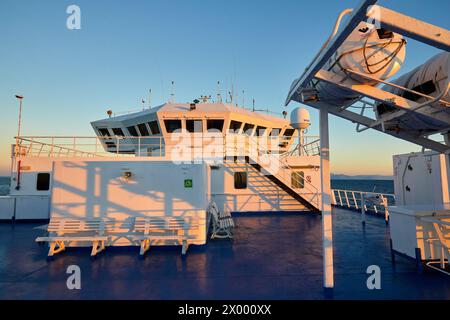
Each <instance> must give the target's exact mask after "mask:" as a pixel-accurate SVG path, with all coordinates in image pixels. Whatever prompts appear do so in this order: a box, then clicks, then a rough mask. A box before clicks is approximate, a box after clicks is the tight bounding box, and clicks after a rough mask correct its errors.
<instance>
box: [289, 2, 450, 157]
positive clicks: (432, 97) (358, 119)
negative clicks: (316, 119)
mask: <svg viewBox="0 0 450 320" xmlns="http://www.w3.org/2000/svg"><path fill="white" fill-rule="evenodd" d="M376 2H377V1H376V0H366V1H363V2H362V3H361V4H360V5H359V7H358V8H356V9H355V10H352V13H351V15H350V17H349V19H348V21H347V23H346V25H345V26H344V27H343V28H341V30H340V31H339V32H336V34H335V35H334V36H332V37H331V38H330V39H329V41H328V42H327V43H326V45H325V46H324V47H323V48H322V50H321V51H320V52H319V54H318V55H317V56H316V58H315V59H314V60H313V62H312V63H311V64H310V65H309V66H308V68H307V69H306V71H305V72H304V73H303V75H302V76H301V77H300V78H298V79H297V80H295V81H294V83H293V84H292V86H291V89H290V91H289V94H288V97H287V99H286V105H287V104H288V103H289V102H290V101H292V100H294V101H298V102H301V103H305V104H307V105H309V106H312V107H315V108H321V107H328V111H329V112H330V113H331V114H334V115H337V116H339V117H341V118H344V119H347V120H350V121H352V122H354V123H357V124H358V125H357V128H358V130H365V129H366V128H372V129H375V130H379V131H382V132H385V133H387V134H389V135H392V136H394V137H398V138H400V139H404V140H407V141H410V142H413V143H416V144H419V145H421V146H423V147H425V148H428V149H432V150H435V151H438V152H447V151H449V150H450V148H449V147H448V146H447V145H446V144H443V143H440V142H437V141H435V140H433V139H431V138H430V137H429V136H430V135H433V134H437V133H442V134H446V133H447V131H448V128H449V127H450V114H449V112H448V107H447V106H448V101H445V100H443V99H445V97H446V93H447V90H448V86H449V80H448V68H446V67H445V66H447V64H446V62H444V61H443V60H445V59H446V58H445V56H446V54H443V57H441V58H440V62H439V66H440V69H441V72H443V73H444V76H446V78H445V79H446V80H444V81H440V79H437V81H436V83H435V85H436V87H438V88H439V90H435V91H434V92H432V93H429V94H424V93H422V92H420V91H423V88H421V87H417V85H416V86H413V85H412V84H411V85H407V84H405V83H404V82H403V81H402V79H400V81H397V82H398V84H396V81H394V83H393V84H390V83H389V82H386V79H387V77H388V76H392V74H393V73H392V72H388V73H386V74H384V76H376V75H374V74H372V73H371V71H370V70H369V69H370V67H369V66H370V63H369V62H368V63H366V68H365V70H361V69H360V70H358V68H354V67H353V68H352V67H348V66H345V65H341V69H340V70H339V72H337V71H336V70H335V69H330V68H327V64H330V62H332V61H334V60H336V58H335V56H336V54H337V52H339V50H341V49H340V48H341V47H345V46H347V43H346V41H347V38H348V37H351V36H353V35H354V33H355V32H356V30H359V29H361V28H360V27H361V26H360V24H361V22H365V21H369V22H371V24H374V25H376V26H377V27H376V29H375V30H383V31H384V32H387V33H385V34H389V33H388V31H392V32H395V33H394V34H393V38H392V39H396V38H398V36H397V34H399V35H402V36H404V37H408V38H412V39H415V40H418V41H420V42H423V43H426V44H429V45H432V46H434V47H437V48H439V49H442V50H445V51H447V52H448V51H450V32H449V31H448V30H446V29H443V28H439V27H436V26H433V25H431V24H428V23H426V22H423V21H420V20H416V19H414V18H411V17H408V16H405V15H402V14H400V13H397V12H394V11H392V10H389V9H386V8H383V7H381V6H378V5H375V3H376ZM375 30H373V32H372V33H371V34H376V32H375ZM358 32H359V31H358ZM377 32H378V31H377ZM383 41H385V40H384V39H380V43H381V44H382V43H383ZM356 45H358V44H356ZM391 51H392V50H391ZM391 51H389V52H391ZM394 52H395V50H394ZM444 58H445V59H444ZM436 59H438V58H436ZM438 60H439V59H438ZM357 61H360V59H357ZM401 61H402V56H401V51H400V52H398V53H397V54H396V56H395V59H394V60H393V61H392V65H387V66H386V70H387V71H392V70H394V69H396V68H397V65H396V64H398V65H401ZM391 69H392V70H391ZM437 69H438V68H435V70H437ZM416 71H417V70H416ZM413 72H414V71H413ZM445 73H447V74H445ZM380 83H384V84H386V85H387V86H389V87H394V88H396V90H392V89H390V90H387V88H386V87H384V88H381V89H380V88H377V87H376V86H374V84H380ZM402 84H404V85H405V87H403V86H402ZM330 85H331V88H333V90H335V91H336V92H340V93H341V94H342V92H345V93H344V94H342V96H341V97H342V98H345V97H346V98H348V99H347V100H346V101H345V102H344V101H343V100H339V99H333V97H331V98H330V97H329V96H328V95H327V93H329V92H330V89H327V90H326V91H323V88H330ZM397 89H398V90H400V91H401V92H402V94H398V90H397ZM414 89H415V90H414ZM322 91H323V92H322ZM390 91H394V92H395V93H397V94H395V93H392V92H390ZM414 95H415V96H419V97H421V98H423V99H424V100H423V102H422V100H420V101H419V100H417V99H412V100H411V96H413V97H415V96H414ZM408 97H409V99H408ZM381 103H382V104H384V105H387V106H388V107H390V108H391V109H393V110H394V111H395V112H385V113H381V114H380V113H378V112H377V109H376V106H377V105H379V104H381ZM353 107H357V109H358V110H357V111H352V108H353ZM370 107H372V108H370ZM369 109H373V111H374V112H373V116H370V115H368V114H367V111H370V110H369ZM411 114H414V115H415V116H420V117H421V119H422V120H424V122H427V123H428V122H430V121H437V122H438V123H439V125H438V126H435V128H434V129H433V130H431V128H429V127H425V128H424V126H423V124H422V126H418V125H415V126H414V127H408V128H405V127H402V126H401V125H398V126H396V125H395V124H398V123H403V122H404V121H405V117H409V116H411ZM361 126H362V127H364V128H362V127H361ZM424 129H427V130H424Z"/></svg>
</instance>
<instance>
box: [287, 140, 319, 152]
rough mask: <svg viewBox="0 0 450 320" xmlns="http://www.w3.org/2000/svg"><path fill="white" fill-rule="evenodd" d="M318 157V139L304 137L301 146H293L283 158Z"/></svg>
mask: <svg viewBox="0 0 450 320" xmlns="http://www.w3.org/2000/svg"><path fill="white" fill-rule="evenodd" d="M298 155H300V156H318V155H320V137H319V136H305V137H303V143H302V144H299V143H297V144H293V145H292V147H291V149H290V150H289V151H288V152H286V153H285V154H284V156H298Z"/></svg>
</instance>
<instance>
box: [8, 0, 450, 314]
mask: <svg viewBox="0 0 450 320" xmlns="http://www.w3.org/2000/svg"><path fill="white" fill-rule="evenodd" d="M376 3H377V1H376V0H365V1H362V2H361V4H360V5H359V6H358V7H357V8H355V9H347V10H344V11H343V12H342V13H341V14H340V15H339V16H338V19H337V21H336V24H335V26H334V29H333V32H332V34H331V35H330V38H329V39H328V40H327V41H326V42H325V44H324V45H323V47H322V49H321V50H320V52H319V53H318V54H317V55H316V56H315V57H314V58H313V60H312V62H311V63H310V65H309V66H308V68H307V69H306V70H305V71H304V73H302V74H301V75H300V77H299V78H298V79H295V80H294V81H293V83H292V86H291V87H290V88H289V90H288V95H287V99H286V102H285V104H286V106H288V105H289V106H290V105H291V104H293V102H297V103H301V104H302V105H303V106H300V107H299V106H296V107H294V108H291V109H290V110H289V109H287V110H288V111H289V112H288V111H285V112H283V113H282V114H274V113H270V112H263V111H258V110H255V109H254V108H253V109H248V108H245V107H244V106H242V105H239V104H238V103H236V101H234V100H233V97H232V96H230V97H228V96H227V97H222V95H221V93H220V91H218V92H216V94H215V95H214V96H211V95H201V96H200V97H197V98H196V97H194V98H193V99H192V101H190V102H187V103H185V102H177V101H175V99H174V98H173V97H171V99H170V100H169V101H167V102H166V103H164V104H162V105H159V106H148V107H143V108H142V110H140V111H135V112H129V113H123V114H122V113H121V114H115V113H114V111H113V110H105V111H106V116H105V117H104V118H103V119H99V120H95V121H93V122H91V126H92V129H93V132H94V134H93V136H22V135H20V126H19V133H18V135H17V136H16V137H15V138H14V139H15V143H14V144H12V146H11V176H10V186H11V189H10V194H9V195H7V196H2V197H0V219H1V220H2V223H1V224H0V240H1V243H2V245H1V246H0V249H1V251H0V252H1V255H2V261H3V262H2V263H0V274H2V275H4V276H5V279H7V281H0V299H75V298H81V299H175V300H180V299H188V300H192V299H234V300H239V299H261V300H263V299H272V300H274V299H276V300H278V299H286V300H295V299H325V298H330V297H332V298H335V299H430V298H434V299H449V298H450V281H448V280H449V278H448V276H449V275H450V267H449V261H450V194H449V178H448V173H449V172H450V159H449V153H450V142H449V141H450V140H449V133H450V111H449V110H450V109H449V108H448V107H449V106H450V97H449V89H450V80H449V79H450V77H449V75H450V31H449V30H446V29H444V28H440V27H437V26H434V25H431V24H429V23H426V22H424V21H421V20H418V19H414V18H412V17H409V16H406V15H403V14H401V13H398V12H395V11H393V10H390V9H387V8H384V7H381V6H379V5H377V4H376ZM345 16H347V18H348V19H347V20H346V23H345V24H344V23H343V22H342V21H343V18H344V17H345ZM411 26H415V27H414V30H412V29H411V28H412V27H411ZM406 38H412V39H414V40H417V41H420V42H423V43H425V44H427V45H430V46H434V47H436V48H438V49H440V50H441V51H442V52H440V53H439V54H437V55H435V56H434V57H430V59H429V60H428V61H425V62H424V63H423V64H422V65H419V66H417V68H415V69H414V70H412V71H410V72H407V73H403V75H402V76H400V77H397V78H395V77H396V76H397V73H398V72H399V71H400V69H401V67H402V65H403V62H404V60H405V56H406V47H407V42H406ZM393 79H394V80H393ZM16 98H17V99H18V101H19V103H20V107H21V106H22V102H23V101H24V97H23V96H20V95H18V96H16ZM224 100H225V101H224ZM311 109H317V110H318V111H319V115H320V117H319V118H320V135H319V136H312V135H309V134H308V128H309V127H310V125H311V120H310V115H309V110H311ZM355 110H356V111H355ZM330 114H331V115H335V116H338V117H341V118H344V119H346V120H349V121H350V122H352V123H354V124H356V131H357V132H362V131H365V130H378V131H380V132H382V133H384V134H388V135H391V136H394V137H396V138H399V139H402V140H406V141H410V142H413V143H415V144H417V145H419V146H421V147H422V151H421V152H415V153H408V154H401V155H394V156H393V169H394V170H393V171H394V187H395V192H394V194H385V193H379V192H363V191H358V190H338V189H331V185H330V154H329V153H330V152H329V132H328V118H329V115H330ZM436 136H439V137H443V139H444V141H441V140H440V138H438V139H436V138H435V137H436ZM69 265H70V266H76V267H77V268H79V269H80V270H82V272H83V277H84V279H89V281H86V282H84V286H83V290H67V282H66V277H67V272H66V268H67V266H69ZM186 308H187V306H186Z"/></svg>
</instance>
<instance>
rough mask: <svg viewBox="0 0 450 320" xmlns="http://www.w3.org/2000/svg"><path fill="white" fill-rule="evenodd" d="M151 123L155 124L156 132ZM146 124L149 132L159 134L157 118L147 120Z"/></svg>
mask: <svg viewBox="0 0 450 320" xmlns="http://www.w3.org/2000/svg"><path fill="white" fill-rule="evenodd" d="M153 123H154V124H155V125H156V129H157V132H153V127H152V124H153ZM147 125H148V128H149V129H150V133H151V134H152V135H159V134H161V128H160V127H159V123H158V120H152V121H149V122H147Z"/></svg>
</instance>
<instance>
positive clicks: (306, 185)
mask: <svg viewBox="0 0 450 320" xmlns="http://www.w3.org/2000/svg"><path fill="white" fill-rule="evenodd" d="M245 146H246V148H245V151H246V152H245V155H248V156H250V158H252V157H253V159H252V160H254V161H257V162H258V159H260V154H264V156H265V157H268V158H270V160H269V161H270V162H271V163H272V161H274V162H275V163H276V164H275V168H273V166H266V167H264V166H263V168H264V169H265V170H267V171H268V172H269V173H271V174H273V175H274V176H276V177H277V178H278V179H280V180H281V181H282V182H283V183H284V184H285V185H286V186H288V187H289V188H291V189H292V190H293V191H295V192H297V193H298V194H299V195H301V196H302V197H305V193H304V192H299V191H300V190H301V191H303V190H304V189H306V190H307V191H308V192H309V193H311V194H312V197H311V198H310V199H306V200H308V202H310V203H312V204H313V205H314V206H315V207H317V208H319V207H320V206H319V190H318V188H316V187H315V186H314V185H313V184H312V183H310V182H309V181H308V180H306V179H301V180H300V179H299V178H297V177H296V176H295V175H292V172H294V171H295V170H294V169H293V168H292V167H291V166H289V165H288V164H287V162H285V161H282V160H281V159H280V157H279V156H277V155H276V154H274V153H272V152H271V150H268V149H265V148H264V147H263V146H261V144H260V143H259V141H258V140H256V141H255V137H250V136H248V137H246V143H245ZM248 147H253V149H249V148H248ZM255 157H256V159H255ZM259 164H260V163H259ZM292 180H294V181H295V183H296V184H297V185H300V186H303V188H302V189H300V190H296V189H295V188H293V187H292V185H291V184H292Z"/></svg>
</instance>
